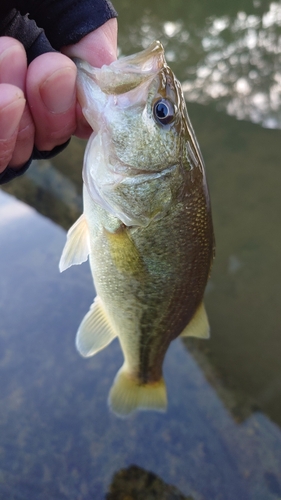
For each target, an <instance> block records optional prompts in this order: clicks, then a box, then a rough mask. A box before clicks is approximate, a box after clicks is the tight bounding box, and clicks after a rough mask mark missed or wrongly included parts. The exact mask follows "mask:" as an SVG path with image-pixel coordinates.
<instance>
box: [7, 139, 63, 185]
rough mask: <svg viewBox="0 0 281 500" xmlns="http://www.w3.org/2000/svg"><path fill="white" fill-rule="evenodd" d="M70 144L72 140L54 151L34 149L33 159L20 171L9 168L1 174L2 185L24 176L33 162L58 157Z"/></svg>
mask: <svg viewBox="0 0 281 500" xmlns="http://www.w3.org/2000/svg"><path fill="white" fill-rule="evenodd" d="M69 143H70V139H68V141H66V142H65V143H64V144H61V145H60V146H56V147H55V148H53V149H52V151H38V149H37V148H35V147H34V149H33V151H32V155H31V157H30V158H29V160H28V161H27V162H26V163H25V164H24V165H23V166H22V167H21V168H20V169H18V170H15V169H13V168H11V167H7V168H6V169H5V170H4V172H2V173H1V174H0V184H5V183H6V182H9V181H11V180H13V179H15V178H16V177H19V176H20V175H22V174H24V173H25V172H26V171H27V169H28V167H29V166H30V164H31V162H32V160H48V159H50V158H52V157H53V156H56V155H57V154H59V153H61V151H63V150H64V149H65V148H66V146H68V144H69Z"/></svg>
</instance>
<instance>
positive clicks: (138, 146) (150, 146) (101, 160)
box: [75, 41, 200, 225]
mask: <svg viewBox="0 0 281 500" xmlns="http://www.w3.org/2000/svg"><path fill="white" fill-rule="evenodd" d="M75 62H76V65H77V68H78V84H77V86H78V99H79V102H80V104H81V107H82V111H83V113H84V116H85V117H86V119H87V121H88V122H89V123H90V125H91V126H92V128H93V130H94V133H93V136H92V138H91V139H90V141H89V144H88V148H87V151H86V154H85V160H84V169H83V178H84V182H85V184H86V186H87V188H88V191H89V194H90V196H91V197H92V198H93V200H95V201H96V202H98V203H99V204H100V205H101V206H103V208H105V209H106V210H108V211H109V212H111V213H112V214H113V215H116V216H117V217H119V218H120V219H121V220H122V222H123V223H124V224H126V225H139V224H140V225H147V224H148V223H149V221H150V220H151V219H152V218H155V217H159V216H160V214H163V213H164V211H165V210H166V209H167V207H168V206H169V205H170V203H171V200H172V198H173V193H172V192H173V186H171V175H170V174H171V173H172V172H174V171H175V170H176V168H177V167H178V166H179V165H181V167H184V168H185V169H186V170H187V171H188V170H190V169H191V168H192V165H191V162H190V152H188V150H187V143H190V134H192V131H191V132H190V130H189V128H188V118H187V112H186V108H185V101H184V97H183V94H182V91H181V86H180V83H179V82H178V80H177V79H176V78H175V76H174V74H173V72H172V70H171V69H170V68H169V67H168V65H167V63H166V60H165V56H164V49H163V46H162V45H161V43H160V42H157V41H156V42H154V43H152V44H151V45H150V46H149V47H148V48H147V49H146V50H144V51H142V52H140V53H138V54H135V55H132V56H128V57H124V58H121V59H119V60H117V61H114V62H113V63H111V64H110V65H109V66H103V67H102V68H93V67H91V66H90V65H89V64H88V63H86V62H85V61H81V60H76V61H75ZM198 154H200V152H199V153H198ZM195 156H196V155H195ZM166 174H167V175H166ZM174 177H175V176H174ZM163 179H165V180H166V181H167V179H168V181H167V182H166V183H165V185H166V187H165V189H164V184H163V183H162V184H163V186H162V187H163V189H162V191H161V189H160V191H159V186H160V184H161V181H162V180H163ZM177 181H178V182H176V181H175V182H176V184H179V182H180V181H179V176H178V177H177ZM173 182H174V181H172V183H173ZM152 199H153V202H152V201H151V200H152Z"/></svg>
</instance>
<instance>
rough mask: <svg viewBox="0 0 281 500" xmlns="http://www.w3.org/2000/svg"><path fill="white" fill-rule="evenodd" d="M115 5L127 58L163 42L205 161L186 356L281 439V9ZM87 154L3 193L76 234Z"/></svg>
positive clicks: (249, 0) (145, 1)
mask: <svg viewBox="0 0 281 500" xmlns="http://www.w3.org/2000/svg"><path fill="white" fill-rule="evenodd" d="M114 5H115V7H116V9H117V11H118V13H119V55H120V56H123V55H128V54H131V53H134V52H137V51H139V50H141V49H143V48H146V47H147V46H148V45H149V44H150V42H151V41H153V40H155V39H159V40H160V41H161V42H162V44H163V45H164V48H165V51H166V58H167V62H168V64H169V65H170V66H171V68H172V69H173V71H174V72H175V74H176V76H177V78H178V79H179V80H180V81H181V83H182V86H183V90H184V93H185V97H186V101H187V109H188V112H189V114H190V117H191V121H192V123H193V126H194V129H195V133H196V135H197V139H198V141H199V144H200V147H201V150H202V153H203V157H204V159H205V163H206V171H207V178H208V183H209V188H210V194H211V202H212V209H213V220H214V227H215V235H216V243H217V250H216V259H215V263H214V267H213V272H212V276H211V279H210V282H209V284H208V287H207V290H206V308H207V311H208V315H209V319H210V324H211V339H210V341H204V342H202V341H196V340H194V339H190V340H188V341H185V348H186V349H187V350H188V352H189V353H191V355H192V357H193V358H194V359H195V360H196V363H197V365H198V366H200V369H201V370H202V372H203V374H204V377H205V378H206V379H207V381H208V383H210V384H211V386H212V387H213V388H214V389H215V391H216V393H217V395H218V397H219V399H220V400H221V402H222V403H223V405H224V407H225V408H226V409H227V411H228V412H230V414H231V416H232V418H233V419H234V420H235V421H236V422H237V423H239V422H240V423H241V422H244V421H245V420H246V419H247V418H249V417H250V416H251V415H252V414H254V413H255V412H261V413H263V414H264V415H266V416H267V417H268V418H269V419H270V420H271V421H272V422H274V423H275V424H276V425H277V426H278V432H279V426H280V425H281V361H280V360H281V307H280V297H281V283H280V277H281V259H280V247H281V224H280V214H281V196H280V189H281V168H280V167H281V161H280V159H281V150H280V145H281V131H280V128H281V108H280V101H281V2H270V1H266V0H243V1H242V0H236V1H235V2H230V1H228V2H226V1H225V0H213V1H212V2H210V1H209V0H201V1H200V2H198V1H197V0H167V1H165V2H163V1H162V0H142V2H131V1H129V0H115V2H114ZM84 147H85V143H84V141H80V140H77V139H73V140H72V141H71V145H70V146H69V147H68V148H67V150H65V151H64V152H63V153H62V154H60V155H59V156H58V157H56V158H54V159H53V160H52V162H49V161H45V162H40V163H38V162H34V164H33V165H32V167H31V168H30V169H29V171H28V172H27V174H26V175H25V176H23V177H22V178H20V179H18V180H17V181H15V182H12V183H10V184H7V185H4V186H2V187H1V189H2V190H3V191H6V192H7V193H9V194H12V195H14V196H15V197H16V198H18V199H19V200H22V201H24V202H25V203H27V204H29V205H31V206H32V207H34V208H35V209H36V210H37V211H38V212H40V213H41V214H43V215H45V216H46V217H48V218H49V219H51V220H53V221H54V222H55V223H57V224H58V225H60V226H61V227H63V228H64V229H68V228H69V227H70V225H71V224H72V223H73V222H74V221H75V220H76V218H77V217H78V216H79V215H80V213H81V211H82V197H81V187H82V181H81V169H82V163H83V152H84ZM85 312H86V311H85ZM268 477H269V479H268V481H269V483H270V481H271V483H270V484H271V487H272V488H271V490H272V491H273V492H274V491H275V493H274V494H273V493H272V494H273V496H272V497H271V496H268V498H281V486H280V484H281V483H276V482H275V483H274V481H275V480H273V479H272V477H271V476H268ZM280 480H281V476H280V477H279V481H280ZM272 481H273V483H272ZM276 484H277V486H276ZM278 484H279V486H278ZM272 485H273V486H272ZM274 485H275V486H274ZM274 488H275V490H274ZM278 488H279V489H278ZM274 495H275V496H274ZM81 498H82V497H81ZM85 498H87V497H85ZM196 498H197V497H196ZM198 498H201V497H199V496H198ZM202 498H205V497H202ZM210 498H211V497H210ZM216 498H224V499H225V498H226V497H219V496H218V497H216ZM229 498H232V497H229ZM234 498H235V497H234ZM236 498H238V497H236ZM240 498H241V499H242V498H244V497H240ZM245 498H246V497H245ZM247 498H248V497H247ZM255 498H258V496H256V497H255ZM260 498H263V499H264V500H265V498H266V497H260Z"/></svg>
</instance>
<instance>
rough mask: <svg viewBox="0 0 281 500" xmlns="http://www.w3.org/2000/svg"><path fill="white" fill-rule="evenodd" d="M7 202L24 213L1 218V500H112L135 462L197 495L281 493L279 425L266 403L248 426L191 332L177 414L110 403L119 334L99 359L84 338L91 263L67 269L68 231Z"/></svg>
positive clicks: (172, 388) (173, 406) (275, 497)
mask: <svg viewBox="0 0 281 500" xmlns="http://www.w3.org/2000/svg"><path fill="white" fill-rule="evenodd" d="M2 207H4V208H5V207H6V209H7V210H6V214H8V213H9V212H10V213H14V214H16V213H17V214H18V217H14V218H13V219H12V220H11V219H10V221H9V224H5V218H4V216H3V217H1V218H0V232H1V260H0V276H1V281H0V283H1V290H0V317H1V322H0V344H1V351H0V352H1V356H0V379H1V390H0V497H1V498H5V499H6V498H13V499H15V500H19V499H21V498H26V499H27V498H28V499H29V500H46V499H50V498H51V499H54V500H89V499H91V498H94V499H101V500H102V499H103V498H105V497H106V494H107V493H108V492H110V493H112V488H110V484H111V483H112V478H114V477H115V479H113V483H112V484H113V485H115V486H116V476H114V475H115V474H118V471H119V473H120V469H127V468H128V467H129V466H130V465H131V464H135V465H136V466H137V467H138V468H141V469H145V470H146V471H150V472H151V473H152V476H151V475H149V476H147V473H144V472H143V471H141V472H140V471H139V470H138V477H139V479H140V481H142V479H141V478H144V477H146V478H147V477H150V478H151V477H152V478H153V480H154V481H156V483H155V484H156V485H157V488H159V490H160V488H162V487H163V490H162V491H167V492H168V493H169V492H171V488H170V487H169V486H167V488H166V490H165V488H164V487H165V484H164V483H163V482H161V481H160V479H156V478H155V475H157V476H158V477H159V478H162V479H163V480H164V481H165V483H166V484H168V485H175V487H176V488H177V490H174V493H175V492H176V493H177V494H178V495H179V494H180V493H179V492H182V495H185V496H187V498H188V496H191V497H192V498H193V499H194V500H202V499H214V498H222V499H223V500H237V499H239V500H240V499H241V500H265V499H266V500H279V498H280V491H281V475H280V471H281V432H280V429H279V428H278V427H277V426H276V425H274V424H273V423H272V422H271V421H270V420H269V419H268V418H267V417H266V416H264V415H263V414H261V413H260V412H255V413H250V414H249V415H247V416H245V418H244V419H243V421H240V423H238V422H237V421H236V420H235V419H234V418H233V417H232V416H231V414H230V413H229V411H228V410H227V409H226V407H225V403H224V400H223V399H220V397H218V395H217V392H216V390H215V389H214V388H213V387H212V386H211V385H210V384H209V382H207V380H206V377H205V375H204V374H203V372H202V370H201V369H200V368H199V366H198V364H197V362H195V361H194V359H193V358H192V356H191V355H190V353H189V352H188V351H186V349H185V348H184V347H183V344H182V342H181V341H180V340H176V341H174V342H172V344H171V346H170V348H169V351H168V353H167V357H166V360H165V363H164V376H165V380H166V381H167V390H168V396H169V408H168V411H167V413H166V414H159V413H157V412H139V413H137V414H135V415H134V416H132V417H131V418H130V419H127V420H122V419H118V418H116V417H115V416H114V415H112V414H111V413H110V412H109V411H108V408H107V404H106V395H107V394H108V391H109V387H110V385H111V383H112V380H113V378H114V376H115V373H116V371H117V369H118V367H119V366H120V364H121V357H122V354H121V349H120V346H119V345H118V342H117V341H114V342H113V343H112V344H111V345H110V346H109V347H108V348H107V349H105V350H103V351H101V352H100V353H99V354H98V355H96V356H95V357H94V358H91V359H88V360H84V359H81V358H80V356H79V355H78V353H77V352H76V351H75V347H74V338H75V332H76V330H77V326H78V324H79V322H80V320H81V318H82V316H83V314H84V311H85V308H87V307H88V306H89V304H90V303H91V302H92V280H91V277H90V273H89V269H88V266H87V265H83V266H78V267H75V268H73V269H70V270H69V272H68V273H66V274H65V275H60V274H59V273H58V271H57V263H58V260H59V256H60V252H61V249H62V247H63V244H64V239H65V233H64V231H63V230H62V229H61V228H59V227H58V226H56V225H55V224H53V223H51V222H50V221H48V219H46V218H44V217H41V216H39V215H38V214H37V213H36V212H35V210H32V209H30V208H29V207H25V205H22V204H20V203H19V202H17V201H16V200H15V199H13V198H11V197H9V196H8V195H5V194H3V193H2V192H0V208H1V209H2ZM3 213H5V212H4V211H3V212H2V214H3ZM23 214H25V215H24V217H22V215H23ZM119 486H120V483H119ZM130 486H131V485H130V484H127V485H126V490H125V491H124V490H123V491H121V494H122V496H121V497H119V498H126V497H124V495H123V494H124V493H128V491H129V488H130ZM112 487H113V486H112ZM178 490H179V491H178ZM162 498H165V496H162ZM168 498H169V497H168ZM172 498H173V497H172ZM179 498H181V497H179Z"/></svg>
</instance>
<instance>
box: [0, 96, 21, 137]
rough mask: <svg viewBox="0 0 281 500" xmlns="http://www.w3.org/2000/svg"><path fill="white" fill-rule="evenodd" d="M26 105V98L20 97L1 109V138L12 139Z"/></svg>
mask: <svg viewBox="0 0 281 500" xmlns="http://www.w3.org/2000/svg"><path fill="white" fill-rule="evenodd" d="M24 106H25V99H24V98H23V97H19V99H17V100H16V101H13V102H12V103H11V104H8V105H7V106H6V107H5V108H3V109H2V110H1V113H0V139H1V140H6V139H10V138H11V137H12V136H13V135H14V133H15V131H16V130H17V128H18V126H19V123H20V120H21V117H22V114H23V110H24Z"/></svg>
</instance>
